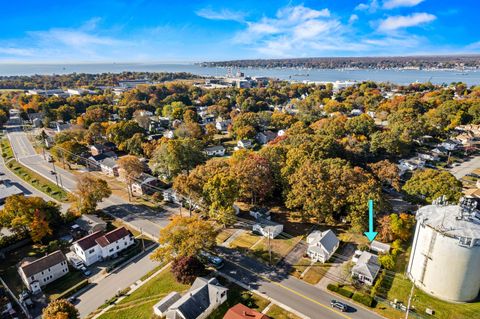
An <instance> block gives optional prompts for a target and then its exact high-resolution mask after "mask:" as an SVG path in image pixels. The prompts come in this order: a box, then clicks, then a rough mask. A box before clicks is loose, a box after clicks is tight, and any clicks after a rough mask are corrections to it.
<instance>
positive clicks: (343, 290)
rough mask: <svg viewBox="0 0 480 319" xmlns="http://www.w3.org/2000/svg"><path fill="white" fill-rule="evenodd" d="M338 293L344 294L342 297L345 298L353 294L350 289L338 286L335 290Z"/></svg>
mask: <svg viewBox="0 0 480 319" xmlns="http://www.w3.org/2000/svg"><path fill="white" fill-rule="evenodd" d="M337 292H338V293H339V294H340V295H342V296H344V297H347V298H352V295H353V292H351V291H350V290H348V289H345V288H342V287H340V288H338V291H337Z"/></svg>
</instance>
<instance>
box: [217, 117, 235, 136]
mask: <svg viewBox="0 0 480 319" xmlns="http://www.w3.org/2000/svg"><path fill="white" fill-rule="evenodd" d="M230 123H232V120H223V119H217V121H216V123H215V128H216V129H217V130H219V131H220V132H222V133H224V132H227V130H228V126H229V125H230Z"/></svg>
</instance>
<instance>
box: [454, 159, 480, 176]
mask: <svg viewBox="0 0 480 319" xmlns="http://www.w3.org/2000/svg"><path fill="white" fill-rule="evenodd" d="M477 168H480V156H475V157H473V158H472V159H469V160H466V161H464V162H462V163H460V165H458V166H455V167H452V168H451V169H450V173H452V174H453V176H455V177H456V178H457V179H461V178H462V177H464V176H465V175H467V174H470V173H471V172H473V171H474V170H475V169H477Z"/></svg>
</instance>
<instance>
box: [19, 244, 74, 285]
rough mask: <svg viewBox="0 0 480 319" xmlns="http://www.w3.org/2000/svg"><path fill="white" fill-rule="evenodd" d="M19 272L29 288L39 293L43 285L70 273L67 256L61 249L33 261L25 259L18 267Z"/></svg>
mask: <svg viewBox="0 0 480 319" xmlns="http://www.w3.org/2000/svg"><path fill="white" fill-rule="evenodd" d="M18 273H19V274H20V277H21V278H22V280H23V282H24V283H25V285H26V286H27V288H28V289H29V290H30V291H31V292H33V293H37V292H40V291H41V287H43V286H45V285H47V284H49V283H51V282H52V281H55V280H57V279H58V278H60V277H63V276H65V275H66V274H67V273H68V265H67V258H65V255H64V254H63V253H62V251H61V250H57V251H54V252H53V253H51V254H49V255H46V256H44V257H42V258H39V259H35V260H33V261H28V260H24V261H23V262H22V263H21V264H20V267H18Z"/></svg>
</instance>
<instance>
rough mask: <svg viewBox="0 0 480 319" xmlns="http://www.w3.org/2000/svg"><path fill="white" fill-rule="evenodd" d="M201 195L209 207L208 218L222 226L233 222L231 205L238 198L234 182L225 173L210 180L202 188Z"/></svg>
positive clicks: (233, 214) (233, 215)
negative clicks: (202, 194)
mask: <svg viewBox="0 0 480 319" xmlns="http://www.w3.org/2000/svg"><path fill="white" fill-rule="evenodd" d="M203 193H204V198H205V199H206V202H207V203H208V205H209V208H210V211H209V216H210V218H212V219H213V220H216V221H218V222H219V223H221V224H223V225H228V224H232V223H233V222H234V221H235V211H234V209H233V203H234V202H235V200H236V199H237V197H238V185H237V183H236V180H235V179H234V178H233V177H231V176H230V175H227V174H225V173H219V174H216V175H215V176H213V177H212V178H210V179H209V180H208V181H207V183H206V184H205V185H204V186H203Z"/></svg>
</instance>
